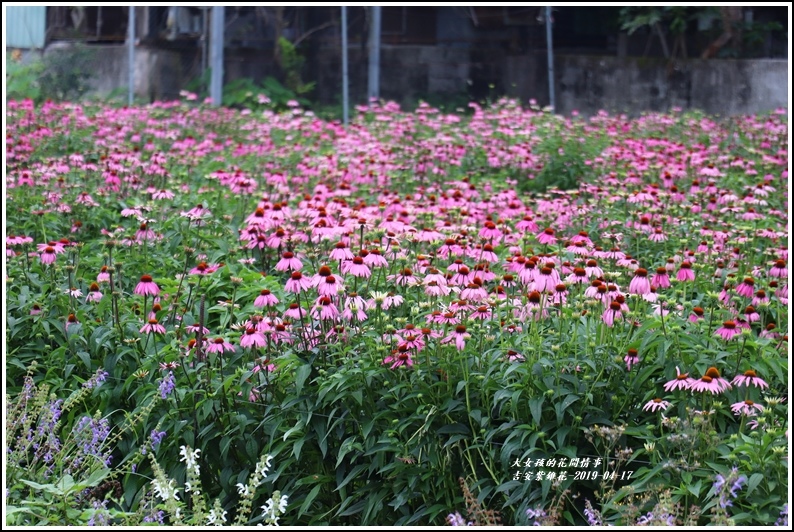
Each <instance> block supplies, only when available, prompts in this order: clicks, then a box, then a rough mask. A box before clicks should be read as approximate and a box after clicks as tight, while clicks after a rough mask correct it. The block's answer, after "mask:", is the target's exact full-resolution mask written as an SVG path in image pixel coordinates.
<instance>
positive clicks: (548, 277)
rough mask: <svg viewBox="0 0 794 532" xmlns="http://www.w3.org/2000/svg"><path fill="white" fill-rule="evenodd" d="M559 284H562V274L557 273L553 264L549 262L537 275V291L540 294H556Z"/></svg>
mask: <svg viewBox="0 0 794 532" xmlns="http://www.w3.org/2000/svg"><path fill="white" fill-rule="evenodd" d="M558 284H560V274H559V273H557V270H556V269H555V264H554V263H553V262H547V263H546V264H545V266H543V267H542V268H541V269H540V272H539V273H537V274H536V275H535V290H537V291H538V292H541V293H543V292H554V288H555V287H556V286H557V285H558Z"/></svg>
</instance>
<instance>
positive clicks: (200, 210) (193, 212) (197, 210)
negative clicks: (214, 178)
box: [180, 203, 211, 220]
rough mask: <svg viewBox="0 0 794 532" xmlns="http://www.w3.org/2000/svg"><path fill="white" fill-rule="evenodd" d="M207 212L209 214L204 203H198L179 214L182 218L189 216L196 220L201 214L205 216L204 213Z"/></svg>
mask: <svg viewBox="0 0 794 532" xmlns="http://www.w3.org/2000/svg"><path fill="white" fill-rule="evenodd" d="M208 214H211V213H210V211H209V209H205V208H204V205H202V204H201V203H199V204H198V205H196V206H195V207H193V208H192V209H190V210H189V211H187V212H182V213H180V216H182V217H183V218H190V219H191V220H197V219H199V218H201V217H202V216H205V215H208Z"/></svg>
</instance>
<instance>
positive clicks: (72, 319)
mask: <svg viewBox="0 0 794 532" xmlns="http://www.w3.org/2000/svg"><path fill="white" fill-rule="evenodd" d="M77 325H80V322H79V321H77V316H75V315H74V314H69V316H67V317H66V325H65V326H64V329H66V332H67V333H68V332H69V329H71V328H74V327H76V326H77Z"/></svg>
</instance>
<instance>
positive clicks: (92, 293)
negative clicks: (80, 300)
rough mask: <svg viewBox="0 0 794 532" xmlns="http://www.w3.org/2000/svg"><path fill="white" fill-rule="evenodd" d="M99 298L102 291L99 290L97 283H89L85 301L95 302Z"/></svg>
mask: <svg viewBox="0 0 794 532" xmlns="http://www.w3.org/2000/svg"><path fill="white" fill-rule="evenodd" d="M100 299H102V292H100V291H99V285H98V284H97V283H91V286H89V287H88V295H87V296H85V300H86V302H89V301H90V302H92V303H96V302H97V301H99V300H100Z"/></svg>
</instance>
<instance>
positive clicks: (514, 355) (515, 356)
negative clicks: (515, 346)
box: [506, 349, 525, 362]
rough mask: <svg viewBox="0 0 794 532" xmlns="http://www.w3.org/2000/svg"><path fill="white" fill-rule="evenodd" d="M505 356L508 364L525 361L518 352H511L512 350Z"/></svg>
mask: <svg viewBox="0 0 794 532" xmlns="http://www.w3.org/2000/svg"><path fill="white" fill-rule="evenodd" d="M506 356H507V360H508V362H523V361H524V360H525V359H524V355H522V354H521V353H519V352H518V351H513V350H512V349H508V350H507V353H506Z"/></svg>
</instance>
